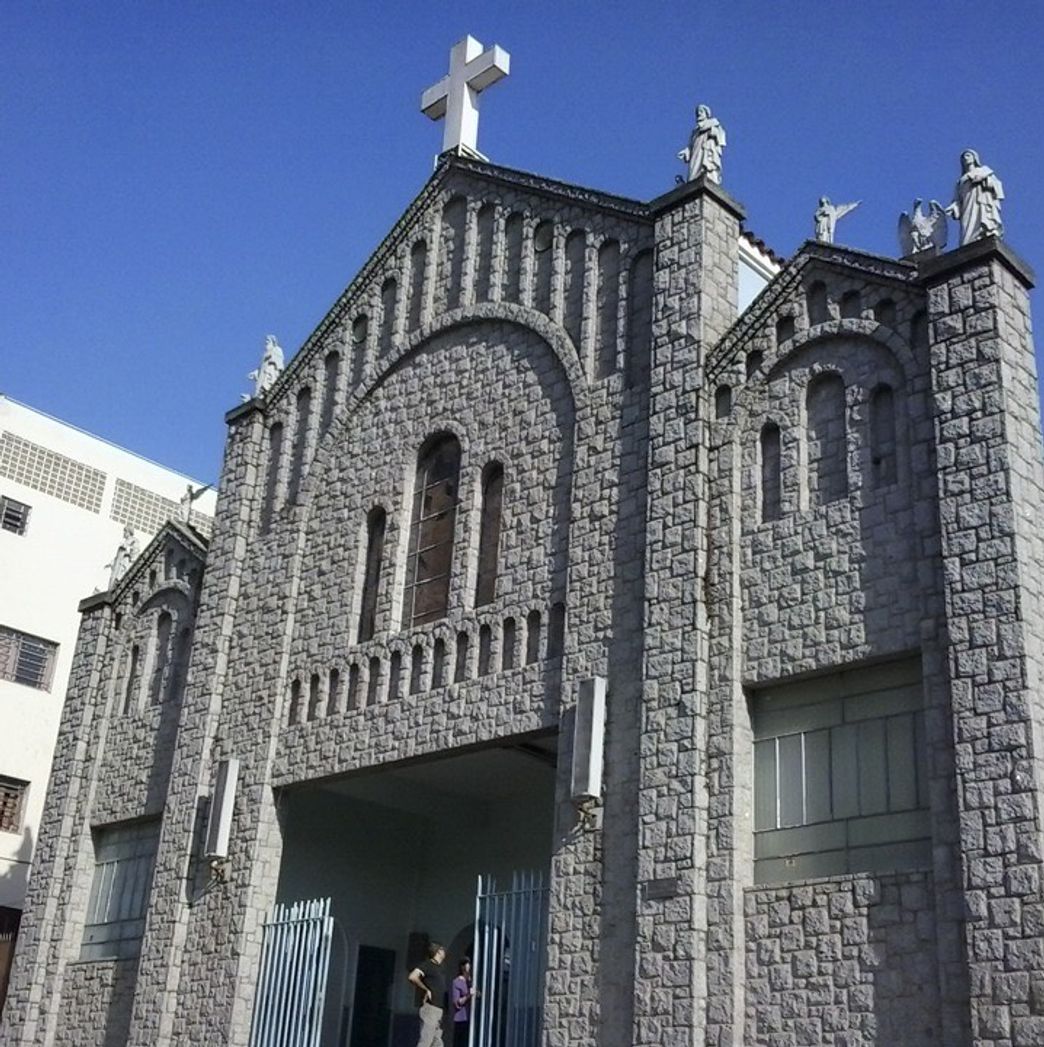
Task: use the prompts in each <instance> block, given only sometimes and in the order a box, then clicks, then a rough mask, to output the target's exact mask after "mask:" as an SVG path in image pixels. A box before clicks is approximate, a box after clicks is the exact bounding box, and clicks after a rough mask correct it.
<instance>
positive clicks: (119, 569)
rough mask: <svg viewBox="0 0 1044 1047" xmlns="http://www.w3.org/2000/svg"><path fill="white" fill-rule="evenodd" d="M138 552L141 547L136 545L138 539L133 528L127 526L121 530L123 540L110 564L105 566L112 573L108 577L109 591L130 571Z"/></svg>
mask: <svg viewBox="0 0 1044 1047" xmlns="http://www.w3.org/2000/svg"><path fill="white" fill-rule="evenodd" d="M140 552H141V547H140V546H139V545H138V538H137V535H135V533H134V528H133V527H131V525H130V524H127V525H126V526H125V527H124V528H123V539H122V540H121V541H120V544H119V545H118V546H117V547H116V554H115V556H113V558H112V562H111V563H107V564H106V565H105V566H106V567H111V568H112V572H111V573H110V575H109V588H110V589H114V588H115V587H116V583H117V582H118V581H119V580H120V579H121V578H122V577H123V576H124V575H125V574H126V573H127V571H128V570H130V565H131V564H132V563H134V561H135V560H137V558H138V553H140Z"/></svg>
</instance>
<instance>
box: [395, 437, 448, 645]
mask: <svg viewBox="0 0 1044 1047" xmlns="http://www.w3.org/2000/svg"><path fill="white" fill-rule="evenodd" d="M459 479H460V443H459V441H458V440H457V438H456V437H455V436H452V435H451V434H449V433H441V434H440V435H438V436H436V437H434V438H433V439H431V440H430V441H429V442H428V443H427V444H426V446H425V448H424V449H423V450H422V451H421V454H420V457H419V459H418V462H417V480H416V484H415V485H414V493H413V511H412V516H411V524H410V540H409V550H408V554H407V559H406V588H405V594H404V595H405V599H404V601H403V625H404V626H405V627H406V628H411V627H412V626H415V625H423V624H424V623H425V622H434V621H437V620H438V619H439V618H443V617H445V615H446V610H447V608H448V606H449V589H450V568H451V564H452V560H453V531H454V527H455V525H456V521H457V501H458V483H459Z"/></svg>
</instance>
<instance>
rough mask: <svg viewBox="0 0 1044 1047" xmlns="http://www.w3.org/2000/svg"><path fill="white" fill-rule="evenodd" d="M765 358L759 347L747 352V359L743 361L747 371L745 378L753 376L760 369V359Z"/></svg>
mask: <svg viewBox="0 0 1044 1047" xmlns="http://www.w3.org/2000/svg"><path fill="white" fill-rule="evenodd" d="M764 359H765V355H764V353H762V351H761V350H760V349H755V350H754V351H753V352H750V353H747V359H746V360H745V361H744V366H745V367H746V371H747V378H748V379H750V378H753V377H754V375H756V374H757V373H758V371H760V370H761V364H762V361H763V360H764Z"/></svg>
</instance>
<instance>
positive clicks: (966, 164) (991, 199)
mask: <svg viewBox="0 0 1044 1047" xmlns="http://www.w3.org/2000/svg"><path fill="white" fill-rule="evenodd" d="M1003 199H1004V187H1003V186H1002V185H1001V180H1000V179H999V178H998V177H997V176H996V175H995V174H994V173H993V170H992V169H991V168H989V167H987V166H986V165H985V164H983V163H980V162H979V154H978V153H977V152H976V151H975V150H974V149H965V150H964V152H963V153H961V177H960V179H959V180H958V182H957V186H956V188H955V189H954V191H953V203H952V204H950V206H949V207H947V208H946V213H947V214H948V215H949V216H950V217H951V218H956V219H957V220H958V221H959V222H960V223H961V246H962V247H963V246H964V245H965V244H970V243H971V242H972V241H973V240H981V239H982V238H983V237H984V236H1003V235H1004V225H1003V224H1002V223H1001V216H1000V203H1001V200H1003Z"/></svg>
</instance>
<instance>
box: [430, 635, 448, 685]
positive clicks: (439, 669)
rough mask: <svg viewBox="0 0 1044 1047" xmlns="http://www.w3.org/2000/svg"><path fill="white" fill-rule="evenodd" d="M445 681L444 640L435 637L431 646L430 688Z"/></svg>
mask: <svg viewBox="0 0 1044 1047" xmlns="http://www.w3.org/2000/svg"><path fill="white" fill-rule="evenodd" d="M445 683H446V641H445V640H443V638H442V637H441V636H439V637H437V638H436V640H435V643H434V644H432V648H431V686H432V690H435V689H437V688H439V687H442V686H443V685H444V684H445Z"/></svg>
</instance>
